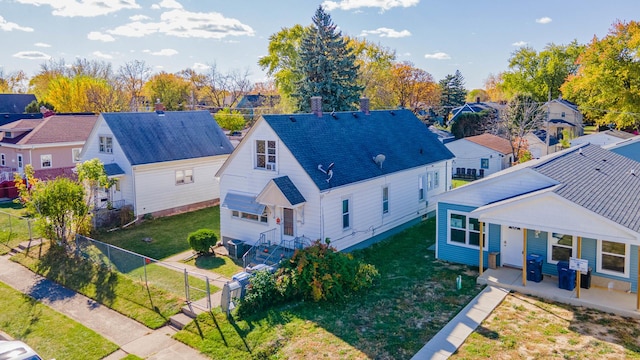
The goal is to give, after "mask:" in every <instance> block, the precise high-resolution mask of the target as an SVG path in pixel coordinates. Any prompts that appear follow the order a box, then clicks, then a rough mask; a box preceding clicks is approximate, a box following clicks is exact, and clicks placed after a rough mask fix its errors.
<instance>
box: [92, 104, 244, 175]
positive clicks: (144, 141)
mask: <svg viewBox="0 0 640 360" xmlns="http://www.w3.org/2000/svg"><path fill="white" fill-rule="evenodd" d="M102 116H103V117H104V119H105V121H106V122H107V124H108V125H109V128H110V129H111V131H112V132H113V135H114V136H115V138H116V140H117V141H118V143H119V144H120V146H121V147H122V150H123V151H124V153H125V155H126V156H127V159H128V160H129V162H130V163H131V165H140V164H152V163H158V162H165V161H173V160H183V159H194V158H200V157H206V156H215V155H224V154H230V153H231V152H232V151H233V145H231V142H229V139H228V138H227V136H226V135H225V134H224V133H223V132H222V129H220V127H219V126H218V124H217V123H216V121H215V120H214V119H213V116H211V114H210V113H209V112H208V111H167V112H163V113H156V112H135V113H103V114H102Z"/></svg>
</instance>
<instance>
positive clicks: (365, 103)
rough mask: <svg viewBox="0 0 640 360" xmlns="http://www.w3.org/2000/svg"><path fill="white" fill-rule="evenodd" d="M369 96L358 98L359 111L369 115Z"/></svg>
mask: <svg viewBox="0 0 640 360" xmlns="http://www.w3.org/2000/svg"><path fill="white" fill-rule="evenodd" d="M369 103H370V102H369V98H368V97H366V96H363V97H361V98H360V111H362V112H363V113H364V114H365V115H369Z"/></svg>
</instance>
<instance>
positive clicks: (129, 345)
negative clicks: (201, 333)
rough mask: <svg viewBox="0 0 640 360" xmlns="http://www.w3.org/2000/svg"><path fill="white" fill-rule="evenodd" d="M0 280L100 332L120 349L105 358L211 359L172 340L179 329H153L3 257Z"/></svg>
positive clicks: (0, 266) (115, 359) (166, 327)
mask: <svg viewBox="0 0 640 360" xmlns="http://www.w3.org/2000/svg"><path fill="white" fill-rule="evenodd" d="M0 281H2V282H3V283H5V284H7V285H9V286H11V287H13V288H14V289H16V290H18V291H20V292H23V293H25V294H27V295H29V296H31V297H33V298H34V299H36V300H38V301H40V302H42V303H44V304H46V305H48V306H49V307H51V308H53V309H54V310H56V311H59V312H60V313H62V314H65V315H67V316H68V317H70V318H72V319H73V320H75V321H77V322H79V323H81V324H83V325H84V326H86V327H88V328H90V329H92V330H94V331H96V332H97V333H98V334H100V335H102V336H104V337H105V338H106V339H108V340H110V341H112V342H114V343H115V344H117V345H118V346H120V350H118V351H116V352H115V353H113V354H111V355H109V356H108V357H106V358H105V359H108V360H117V359H122V358H123V357H125V356H126V355H127V354H134V355H137V356H139V357H141V358H145V359H154V360H164V359H166V360H169V359H177V360H182V359H184V360H187V359H207V357H206V356H204V355H202V354H200V353H199V352H198V351H197V350H195V349H193V348H191V347H189V346H187V345H185V344H183V343H181V342H179V341H177V340H174V339H173V338H171V335H173V334H174V333H175V330H174V329H172V328H170V327H168V326H165V327H162V328H160V329H158V330H151V329H149V328H147V327H145V326H144V325H142V324H140V323H138V322H137V321H135V320H132V319H130V318H128V317H126V316H124V315H122V314H120V313H118V312H116V311H114V310H111V309H109V308H108V307H106V306H102V305H100V304H98V303H96V302H95V301H93V300H91V299H89V298H87V297H85V296H83V295H80V294H78V293H76V292H74V291H72V290H69V289H67V288H65V287H63V286H61V285H59V284H57V283H55V282H53V281H50V280H47V279H46V278H44V277H42V276H40V275H37V274H35V273H33V272H31V271H30V270H29V269H27V268H25V267H23V266H22V265H20V264H17V263H14V262H13V261H11V260H9V255H3V256H0Z"/></svg>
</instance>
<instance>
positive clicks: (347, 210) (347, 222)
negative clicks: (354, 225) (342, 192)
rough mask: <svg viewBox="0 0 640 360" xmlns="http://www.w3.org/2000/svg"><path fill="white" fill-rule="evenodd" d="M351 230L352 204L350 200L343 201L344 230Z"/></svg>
mask: <svg viewBox="0 0 640 360" xmlns="http://www.w3.org/2000/svg"><path fill="white" fill-rule="evenodd" d="M349 228H351V204H350V201H349V199H342V230H347V229H349Z"/></svg>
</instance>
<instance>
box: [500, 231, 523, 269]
mask: <svg viewBox="0 0 640 360" xmlns="http://www.w3.org/2000/svg"><path fill="white" fill-rule="evenodd" d="M501 239H502V244H501V246H500V261H501V263H502V266H505V265H506V266H513V267H517V268H522V253H523V251H524V247H523V244H524V241H523V235H522V229H520V228H517V227H513V226H502V234H501Z"/></svg>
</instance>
